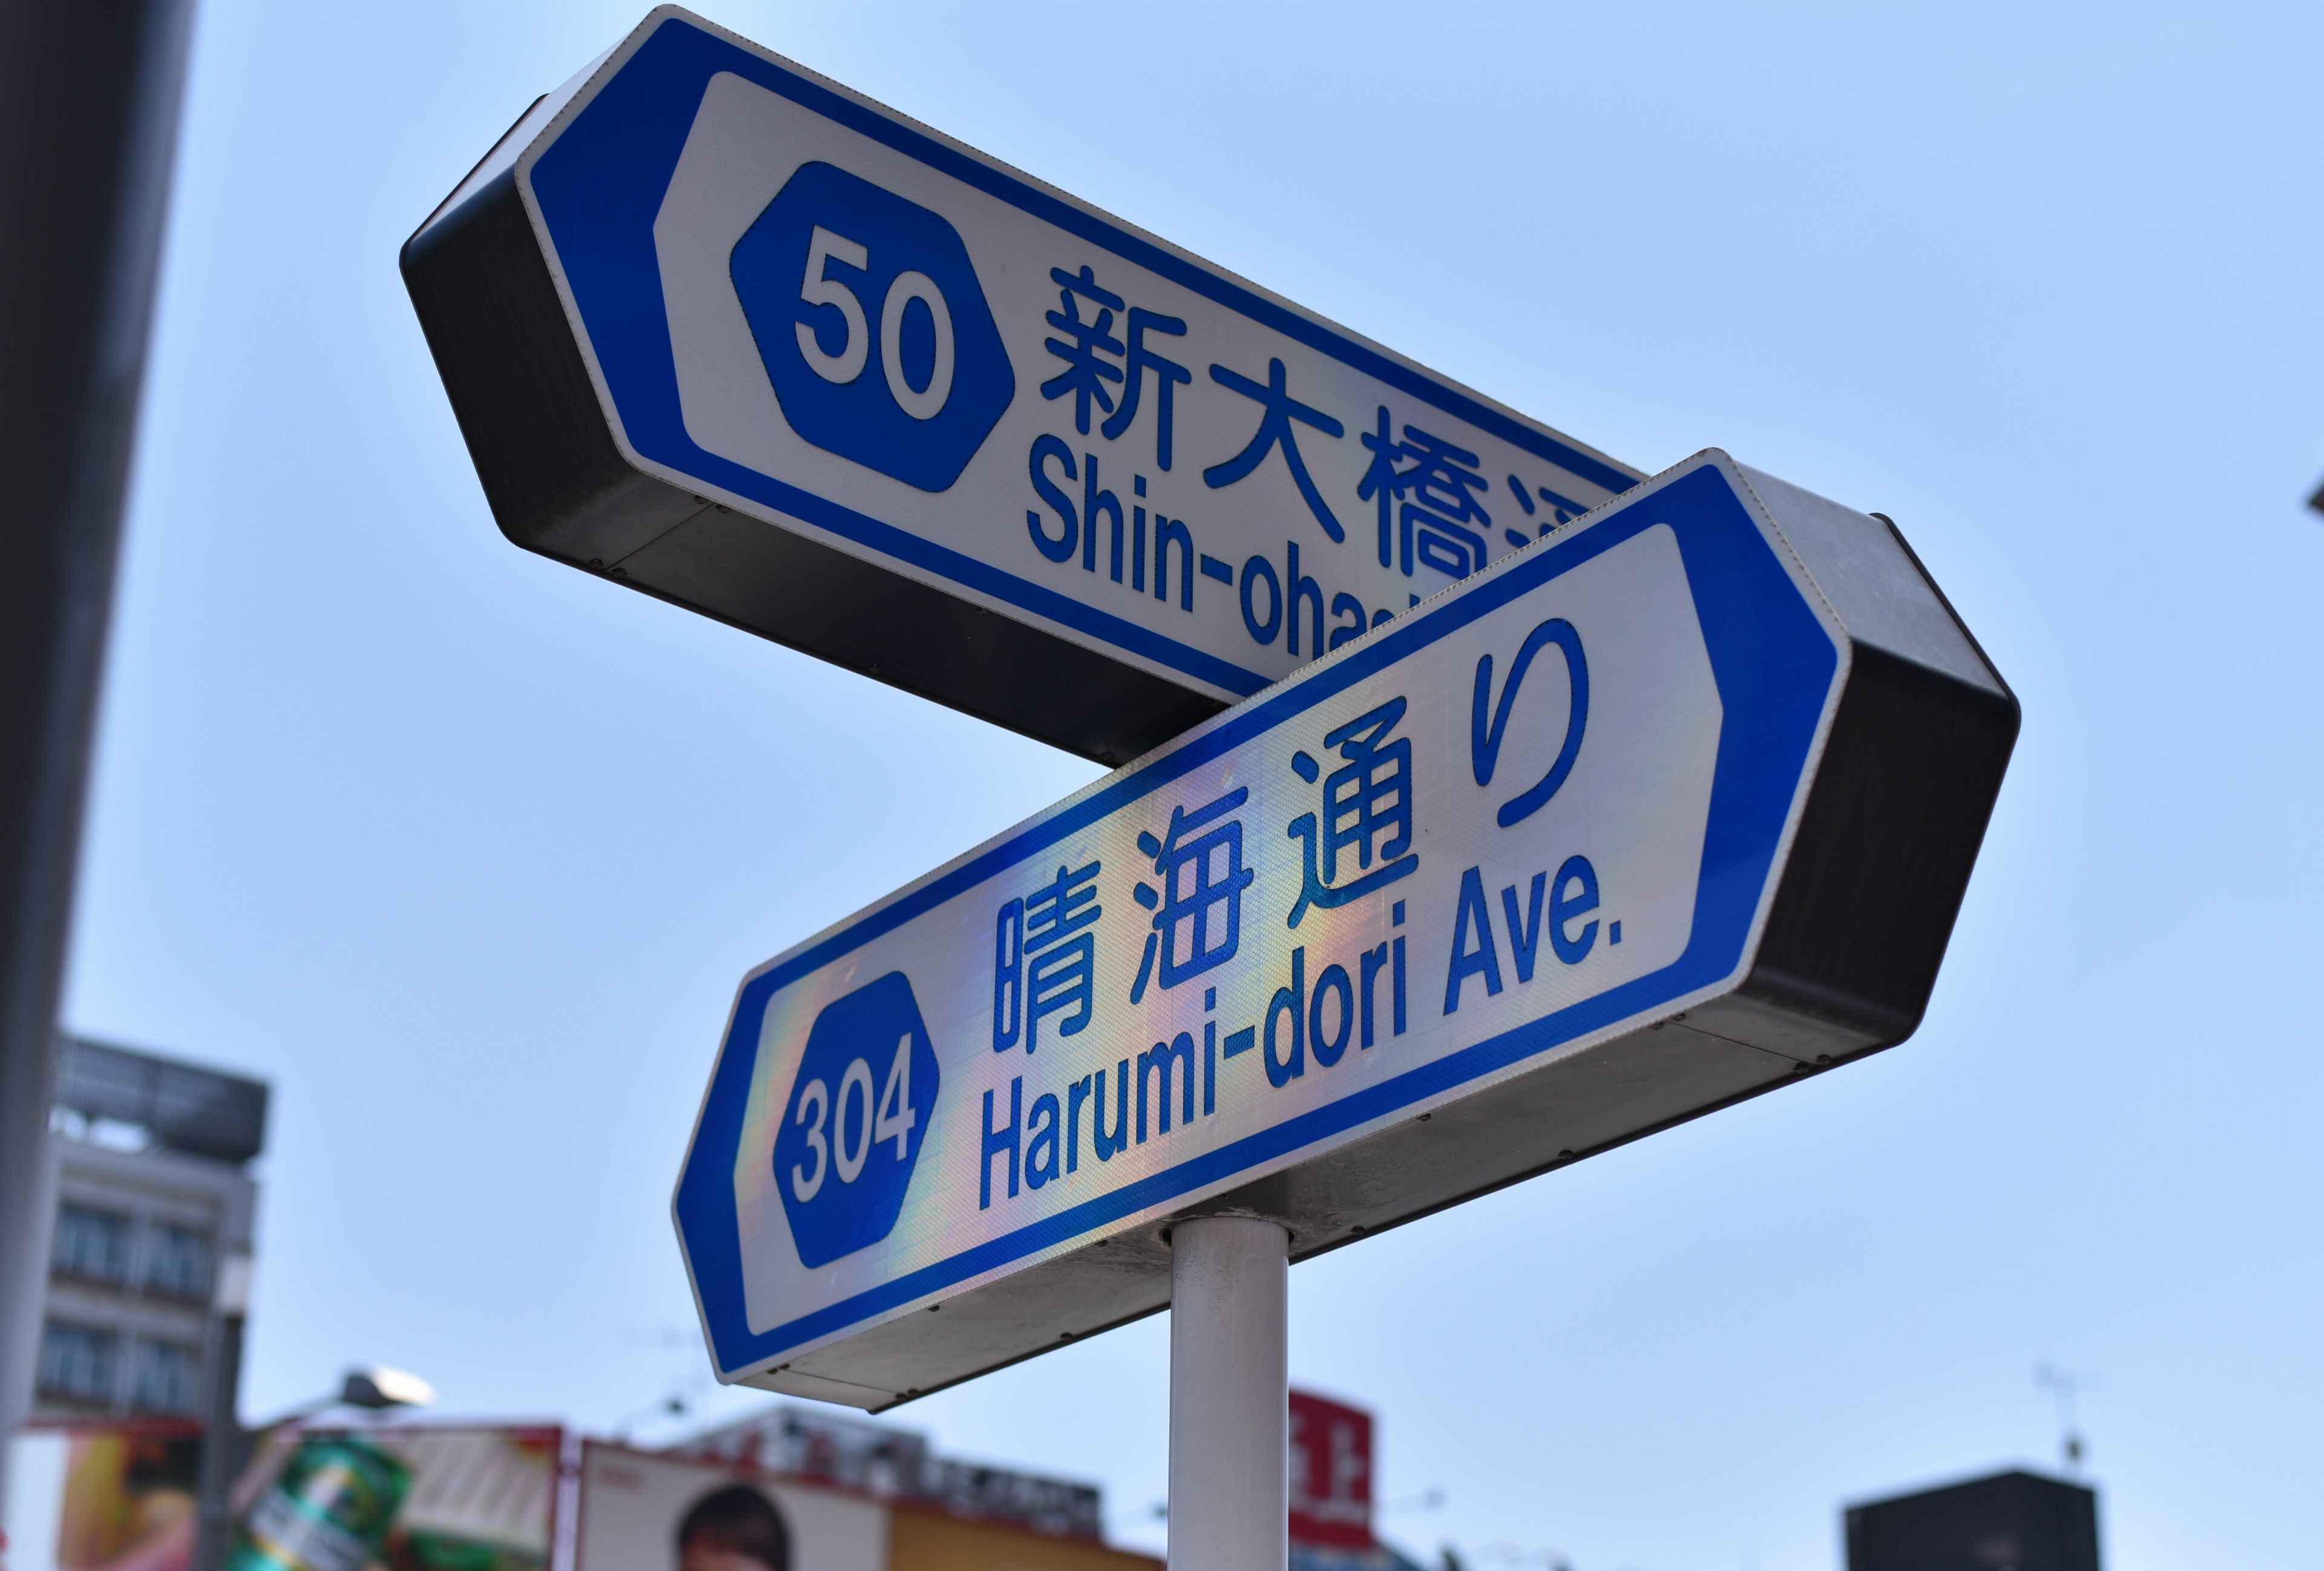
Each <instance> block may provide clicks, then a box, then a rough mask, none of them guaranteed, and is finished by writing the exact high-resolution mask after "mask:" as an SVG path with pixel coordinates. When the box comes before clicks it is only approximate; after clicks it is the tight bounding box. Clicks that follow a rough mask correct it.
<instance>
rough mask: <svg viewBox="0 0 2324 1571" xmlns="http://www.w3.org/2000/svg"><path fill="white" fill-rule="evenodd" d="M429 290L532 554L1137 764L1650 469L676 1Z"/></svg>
mask: <svg viewBox="0 0 2324 1571" xmlns="http://www.w3.org/2000/svg"><path fill="white" fill-rule="evenodd" d="M404 266H405V273H406V275H407V278H408V279H409V280H410V285H411V289H412V295H413V300H414V301H415V303H416V304H417V305H418V306H419V308H420V314H421V318H422V321H423V323H424V325H425V326H426V327H427V328H428V331H429V341H430V344H431V346H432V347H434V349H435V351H436V355H437V358H438V365H439V367H440V368H441V369H442V371H443V374H444V377H445V382H446V385H447V390H448V391H449V392H450V393H451V394H452V397H453V401H454V403H455V406H456V408H457V410H458V411H459V413H460V416H461V420H462V424H463V428H464V430H465V431H466V435H467V437H468V440H469V444H470V447H471V449H472V451H473V452H474V453H475V458H476V461H477V465H478V468H479V472H480V473H481V474H482V475H483V476H484V481H485V485H486V488H487V491H488V492H490V493H491V494H492V496H493V504H494V507H495V510H496V512H497V513H498V515H499V518H500V521H501V523H502V525H503V528H504V529H505V530H507V531H509V532H510V533H511V535H512V537H513V538H515V539H516V540H517V541H519V542H520V543H521V544H525V545H529V546H531V547H533V548H535V549H538V550H545V551H547V552H549V554H551V555H555V556H559V557H562V558H564V559H567V560H571V561H576V562H578V563H581V564H582V565H586V566H588V567H591V568H595V569H596V570H599V571H603V572H606V573H609V574H612V575H613V576H615V577H618V578H623V579H624V580H625V581H627V582H629V583H632V584H633V585H635V586H637V587H642V588H647V589H650V590H652V591H653V592H655V593H658V594H662V595H665V596H669V597H671V598H675V599H678V600H681V601H684V602H686V603H687V604H689V605H696V606H698V607H699V608H702V609H705V610H707V611H709V612H711V613H712V614H714V615H720V616H723V617H725V618H727V619H728V620H732V621H735V622H739V623H741V624H743V625H745V626H749V627H752V628H753V629H754V630H756V631H759V632H761V633H766V634H768V635H769V636H770V637H774V638H777V639H780V640H782V641H784V642H790V643H794V644H798V645H799V646H800V647H803V648H807V649H809V650H811V651H813V652H817V653H821V654H824V655H825V656H826V657H828V658H832V659H836V660H839V661H842V662H843V663H847V664H851V665H854V666H856V667H858V668H859V669H865V670H871V672H872V673H873V674H875V675H878V676H881V678H883V679H887V680H890V681H893V682H897V683H899V685H902V686H906V687H909V688H914V689H915V690H918V691H922V692H925V693H927V694H928V695H929V696H931V697H935V698H939V699H941V700H942V701H945V702H948V703H953V704H955V705H957V706H959V707H964V708H968V709H970V710H972V711H973V712H975V713H979V714H983V715H986V716H990V717H991V718H994V719H997V720H999V721H1001V723H1003V724H1006V725H1012V726H1014V727H1016V728H1018V729H1019V730H1023V731H1027V732H1028V733H1030V734H1032V735H1040V736H1043V737H1045V738H1047V739H1048V740H1051V741H1055V742H1057V743H1059V744H1062V745H1065V746H1070V747H1074V748H1076V749H1078V750H1080V751H1082V752H1084V753H1088V754H1089V755H1091V756H1093V757H1100V758H1104V759H1107V761H1108V762H1116V761H1119V760H1123V759H1127V758H1129V757H1130V756H1132V755H1133V754H1135V753H1139V752H1143V751H1145V750H1146V749H1147V748H1148V747H1150V746H1152V745H1155V744H1158V743H1160V742H1161V741H1163V740H1165V739H1166V738H1167V737H1168V736H1170V735H1176V733H1177V731H1179V730H1182V729H1184V728H1185V725H1191V724H1193V723H1194V721H1196V720H1198V719H1200V718H1202V717H1203V716H1206V715H1208V714H1210V713H1213V712H1214V711H1215V710H1217V709H1218V708H1220V707H1223V706H1224V705H1226V704H1228V703H1231V702H1233V701H1236V700H1239V699H1241V698H1248V697H1250V695H1251V694H1253V693H1256V692H1258V691H1259V689H1260V688H1264V687H1266V686H1267V685H1268V683H1270V682H1272V681H1274V680H1277V679H1279V678H1281V677H1283V676H1286V675H1287V674H1288V673H1289V672H1290V671H1292V670H1295V669H1296V668H1297V667H1298V666H1300V665H1301V664H1303V663H1305V661H1311V660H1314V659H1315V658H1316V657H1318V656H1319V655H1322V654H1323V653H1325V652H1328V651H1329V650H1332V649H1336V648H1339V647H1341V646H1342V645H1343V644H1345V643H1346V642H1349V641H1351V640H1352V639H1354V638H1356V637H1357V636H1359V635H1360V634H1361V633H1363V632H1365V631H1366V630H1367V629H1369V628H1371V627H1373V626H1377V625H1379V624H1381V623H1383V622H1385V621H1387V620H1388V619H1389V618H1390V617H1392V616H1395V615H1400V614H1402V613H1403V612H1405V611H1407V610H1409V609H1410V608H1411V607H1412V606H1414V605H1417V604H1418V603H1419V601H1420V600H1421V599H1422V598H1424V597H1425V596H1428V595H1429V594H1431V593H1433V592H1434V591H1435V590H1437V589H1439V588H1442V587H1445V586H1446V585H1448V584H1451V583H1454V582H1457V581H1459V580H1461V579H1462V578H1468V577H1470V576H1471V575H1473V574H1476V573H1478V572H1480V571H1482V570H1484V569H1485V568H1487V567H1488V566H1489V565H1490V564H1491V563H1493V562H1495V561H1498V560H1499V559H1503V558H1505V557H1507V556H1508V555H1509V554H1510V553H1512V552H1513V551H1516V550H1520V549H1522V548H1523V547H1525V546H1526V545H1529V544H1531V543H1532V542H1533V541H1535V540H1537V539H1539V538H1541V537H1542V536H1543V535H1545V534H1550V533H1554V532H1555V531H1557V530H1558V529H1560V528H1561V527H1563V526H1564V525H1565V524H1567V523H1569V522H1571V521H1572V519H1574V518H1575V517H1578V516H1579V515H1580V514H1581V513H1582V512H1584V511H1586V510H1587V509H1588V508H1590V507H1591V506H1594V505H1596V504H1598V503H1600V502H1601V501H1603V500H1605V499H1606V498H1608V497H1609V496H1611V495H1614V494H1618V493H1619V492H1621V491H1623V490H1625V489H1627V488H1628V486H1629V485H1632V484H1634V483H1635V482H1636V480H1637V478H1638V476H1637V471H1635V470H1632V469H1630V468H1628V467H1626V466H1623V465H1620V464H1618V463H1616V462H1614V461H1613V460H1611V459H1609V458H1608V457H1605V455H1603V454H1601V453H1598V452H1596V451H1594V450H1592V449H1591V448H1586V447H1584V446H1582V444H1580V443H1578V442H1576V441H1574V440H1573V439H1571V438H1569V437H1566V436H1564V435H1563V434H1561V433H1559V432H1557V431H1554V430H1550V429H1549V428H1548V427H1546V426H1543V425H1540V424H1538V423H1537V422H1535V421H1532V420H1526V419H1524V418H1522V417H1520V416H1518V415H1517V414H1514V413H1513V412H1511V411H1508V410H1506V409H1503V408H1502V407H1500V406H1499V405H1498V404H1495V403H1493V402H1490V401H1489V400H1487V399H1484V398H1482V397H1480V395H1478V394H1477V393H1472V392H1471V391H1469V390H1468V389H1466V388H1463V387H1461V386H1459V385H1457V384H1452V383H1451V382H1448V381H1446V380H1444V379H1443V378H1442V377H1438V376H1435V375H1434V374H1431V373H1429V372H1427V371H1425V370H1424V369H1422V368H1421V367H1419V366H1416V365H1413V364H1411V363H1410V362H1408V361H1406V360H1404V359H1402V358H1400V357H1399V356H1395V355H1392V354H1390V353H1388V351H1386V350H1384V349H1382V348H1380V347H1379V346H1377V345H1374V344H1372V343H1370V342H1369V341H1368V340H1365V339H1363V338H1360V337H1357V336H1355V335H1353V334H1351V333H1349V332H1347V331H1346V330H1345V329H1343V328H1338V327H1336V326H1333V324H1331V323H1329V322H1326V321H1323V319H1320V318H1317V317H1315V316H1314V315H1313V314H1312V313H1309V312H1305V311H1303V310H1299V309H1298V308H1297V307H1296V306H1293V305H1291V304H1289V303H1288V302H1286V301H1284V300H1279V299H1277V298H1276V297H1274V296H1272V295H1269V294H1267V293H1266V292H1264V291H1260V290H1259V289H1257V288H1255V287H1253V286H1252V285H1250V284H1249V283H1246V282H1242V281H1241V280H1240V279H1237V278H1235V277H1233V276H1232V275H1231V274H1228V273H1223V272H1222V271H1220V270H1219V269H1217V268H1215V267H1213V266H1211V265H1210V264H1209V263H1204V262H1203V261H1201V260H1200V259H1198V258H1196V257H1194V256H1191V255H1189V254H1186V253H1185V252H1184V251H1181V250H1179V249H1177V248H1176V247H1175V246H1172V245H1167V243H1165V242H1163V241H1160V240H1158V239H1157V238H1155V237H1154V236H1149V235H1147V234H1145V233H1143V232H1141V231H1139V230H1137V229H1134V228H1132V227H1130V226H1127V225H1125V224H1123V223H1121V222H1120V220H1118V219H1115V218H1113V217H1109V216H1108V215H1106V214H1103V213H1101V212H1099V211H1097V210H1096V209H1094V208H1091V207H1089V206H1088V205H1087V204H1085V203H1083V202H1079V201H1076V200H1074V199H1073V198H1071V197H1068V196H1066V195H1065V194H1064V193H1062V192H1059V191H1056V190H1054V189H1050V188H1048V187H1047V186H1044V185H1042V184H1040V183H1039V182H1037V181H1035V180H1028V178H1026V177H1025V176H1023V175H1022V174H1019V173H1018V172H1017V171H1014V170H1011V169H1009V168H1007V167H1006V166H1004V165H1002V164H1000V163H998V162H995V161H993V160H991V159H990V158H987V157H985V156H984V155H983V154H982V153H979V152H976V151H975V150H973V149H972V148H968V147H964V146H963V145H961V144H960V143H955V142H952V141H950V140H949V139H946V138H944V137H941V136H937V135H935V134H931V133H930V132H928V131H927V129H926V128H924V127H922V126H919V125H917V124H915V123H913V122H911V121H909V120H907V119H905V118H904V117H902V116H899V115H896V114H895V113H894V112H892V111H890V110H888V109H886V108H883V107H881V106H879V105H876V104H873V103H871V102H870V101H869V100H867V99H864V98H862V97H859V96H857V95H855V94H853V93H850V92H848V91H847V90H846V89H844V88H840V87H838V86H836V85H835V84H834V83H831V82H828V81H826V80H825V79H821V78H819V77H816V76H815V75H814V74H813V73H812V72H809V71H807V70H804V69H801V68H799V67H798V66H796V65H793V64H791V63H790V62H788V61H787V60H782V59H781V58H780V57H779V56H776V55H773V54H770V53H769V52H768V51H764V50H761V49H759V48H757V47H756V46H754V45H752V44H749V43H747V42H744V41H742V40H740V39H738V38H735V37H734V36H733V35H732V34H729V33H726V32H723V31H722V30H720V29H718V28H715V27H714V26H712V25H710V24H709V23H705V22H702V21H700V20H699V19H697V18H695V17H693V16H691V15H689V14H687V13H685V12H683V11H680V10H678V9H677V8H675V7H663V8H661V9H659V10H657V11H656V12H654V13H653V14H652V15H650V17H648V18H647V20H646V21H645V23H642V24H641V26H640V27H639V28H638V30H637V31H636V32H633V33H632V34H631V36H630V37H629V38H628V39H626V40H624V41H623V42H622V44H621V45H620V46H618V47H617V48H616V49H614V50H613V51H612V52H611V53H610V54H609V55H608V56H607V57H606V58H605V59H604V61H603V62H602V63H601V64H599V65H598V66H596V67H595V69H592V70H590V71H589V72H587V73H586V74H585V76H584V78H582V79H577V80H576V83H575V84H573V85H571V86H570V87H569V88H567V90H566V91H564V92H562V93H560V94H558V95H556V96H554V97H551V98H549V99H545V100H543V101H542V103H541V104H540V105H539V106H536V108H535V109H534V110H533V111H532V112H531V113H530V114H529V115H527V116H525V118H524V119H523V120H522V121H521V122H520V123H519V125H517V127H516V128H515V129H514V130H512V132H511V133H510V134H509V136H508V137H507V138H506V139H505V140H504V141H503V143H502V144H501V146H500V148H499V149H497V150H496V151H495V152H494V153H493V155H492V156H491V157H490V158H488V159H487V160H486V162H485V163H484V165H483V166H482V167H481V168H480V169H479V170H478V171H476V172H475V174H473V175H471V176H470V177H469V179H468V180H466V182H465V183H464V184H463V185H462V186H461V188H460V189H458V190H457V191H456V192H455V193H454V194H453V196H452V197H451V198H450V199H447V202H446V204H445V206H444V207H443V208H441V209H439V210H438V213H437V215H436V216H435V217H431V218H430V219H429V223H428V224H427V225H425V226H423V227H422V228H421V229H420V232H419V234H418V235H416V236H414V237H413V239H412V241H411V243H410V245H409V246H407V248H406V253H405V262H404ZM552 289H553V294H548V293H546V292H544V291H550V290H552ZM527 291H531V294H533V295H540V296H541V298H540V299H539V300H536V301H535V302H534V308H533V310H534V314H535V315H536V316H538V317H539V321H538V322H537V323H532V324H531V325H530V326H524V325H521V324H520V323H519V322H518V321H517V320H516V318H517V317H518V316H521V315H522V313H521V312H515V311H512V304H511V302H512V300H517V299H519V298H528V299H529V298H531V296H530V295H528V293H527ZM527 320H528V321H530V319H527ZM560 366H561V367H563V369H562V370H561V371H560V370H559V369H558V368H559V367H560ZM575 374H577V375H575ZM560 378H562V380H560ZM592 444H595V446H594V447H593V445H592ZM596 448H603V451H602V452H596ZM584 449H587V451H584ZM590 452H595V455H596V456H595V457H590V456H589V453H590ZM590 476H595V477H594V478H591V477H590ZM809 588H811V589H812V591H813V592H812V593H809V592H808V589H809ZM996 619H997V620H996Z"/></svg>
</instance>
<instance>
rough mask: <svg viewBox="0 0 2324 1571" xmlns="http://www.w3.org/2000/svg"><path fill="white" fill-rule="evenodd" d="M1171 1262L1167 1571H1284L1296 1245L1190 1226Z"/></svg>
mask: <svg viewBox="0 0 2324 1571" xmlns="http://www.w3.org/2000/svg"><path fill="white" fill-rule="evenodd" d="M1170 1254H1171V1261H1170V1563H1169V1571H1284V1567H1285V1566H1286V1563H1287V1562H1288V1559H1289V1557H1290V1548H1291V1545H1290V1539H1289V1511H1290V1504H1291V1485H1290V1476H1289V1475H1290V1440H1291V1437H1290V1422H1291V1420H1290V1417H1289V1412H1288V1407H1289V1372H1288V1368H1287V1365H1286V1341H1287V1335H1288V1334H1287V1331H1286V1324H1285V1320H1286V1309H1287V1302H1288V1297H1289V1289H1290V1271H1291V1264H1290V1254H1291V1235H1290V1234H1289V1233H1287V1232H1286V1231H1285V1230H1284V1229H1283V1228H1282V1227H1281V1226H1280V1225H1278V1224H1276V1223H1273V1222H1262V1221H1259V1219H1257V1218H1255V1217H1250V1216H1202V1217H1195V1218H1193V1219H1191V1220H1188V1221H1185V1222H1181V1223H1179V1224H1176V1226H1175V1227H1174V1228H1173V1229H1172V1230H1171V1235H1170Z"/></svg>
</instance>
